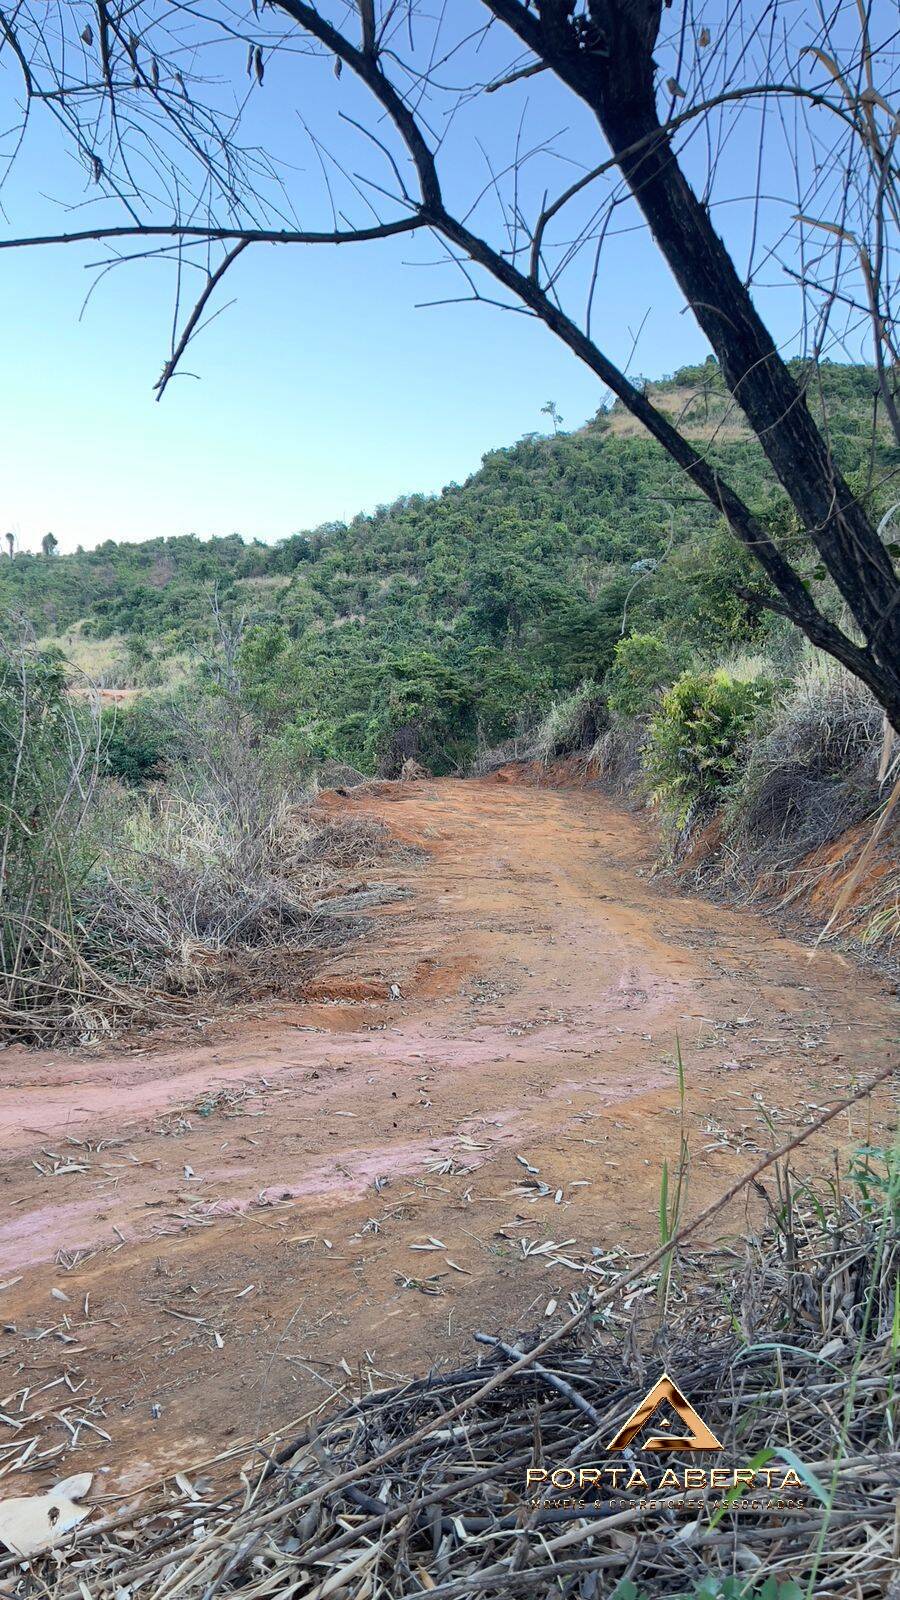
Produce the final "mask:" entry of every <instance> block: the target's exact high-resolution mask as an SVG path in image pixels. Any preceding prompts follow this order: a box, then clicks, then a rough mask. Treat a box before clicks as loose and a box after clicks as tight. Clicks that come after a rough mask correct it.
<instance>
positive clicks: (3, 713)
mask: <svg viewBox="0 0 900 1600" xmlns="http://www.w3.org/2000/svg"><path fill="white" fill-rule="evenodd" d="M100 752H101V736H100V726H99V716H97V715H96V714H95V712H94V710H93V708H92V706H91V704H90V703H89V702H88V701H86V700H75V699H72V698H70V697H69V696H68V695H67V694H66V685H65V673H64V670H63V665H62V663H61V661H60V659H59V657H58V655H57V656H51V655H42V654H41V653H40V652H38V651H36V650H35V649H34V648H33V647H31V646H30V644H29V643H28V642H27V640H22V639H20V640H11V639H2V638H0V1039H2V1038H3V1037H4V1036H5V1035H7V1034H10V1035H12V1036H17V1035H18V1036H24V1037H28V1036H29V1029H30V1026H31V1018H32V1016H33V1015H34V1013H35V1012H36V1011H42V1012H43V1013H45V1014H47V1013H54V1014H55V1013H56V1012H57V1011H58V1010H59V1009H60V1005H59V1003H58V997H59V995H60V994H61V993H65V994H66V997H67V998H66V999H65V1001H63V1002H62V1009H68V1008H69V1005H70V1001H71V1003H73V1004H79V1003H80V1002H81V999H82V997H83V994H84V990H85V980H86V973H85V963H84V962H83V960H82V958H81V955H80V952H79V949H78V937H77V936H78V931H79V930H78V921H77V910H76V898H77V894H78V891H79V888H80V886H81V885H82V884H83V882H84V880H85V878H86V875H87V873H88V872H89V870H90V867H91V863H92V861H93V857H94V837H93V835H94V829H95V823H96V817H97V799H98V794H97V791H98V774H99V769H100V765H101V754H100Z"/></svg>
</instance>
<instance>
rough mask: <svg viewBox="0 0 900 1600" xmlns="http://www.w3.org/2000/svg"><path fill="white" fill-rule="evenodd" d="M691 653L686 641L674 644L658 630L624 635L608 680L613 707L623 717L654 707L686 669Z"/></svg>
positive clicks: (612, 709)
mask: <svg viewBox="0 0 900 1600" xmlns="http://www.w3.org/2000/svg"><path fill="white" fill-rule="evenodd" d="M688 657H689V652H688V650H687V648H686V647H685V646H684V645H679V644H670V643H668V642H667V641H666V640H664V639H661V638H660V636H659V634H658V633H630V634H629V635H628V637H627V638H625V639H620V640H619V642H618V644H617V645H616V653H615V658H614V660H613V664H612V666H611V667H610V669H609V671H608V673H607V674H606V678H605V681H604V687H605V689H606V695H607V699H608V701H609V709H610V711H615V712H618V714H619V716H622V717H640V716H644V715H645V714H646V713H647V712H649V711H652V710H653V708H654V706H655V705H656V703H657V701H658V699H659V694H660V691H661V690H662V689H664V688H666V687H667V685H669V684H671V683H673V682H674V681H675V679H676V678H677V677H678V675H679V673H680V672H683V671H684V670H685V668H686V667H687V665H688Z"/></svg>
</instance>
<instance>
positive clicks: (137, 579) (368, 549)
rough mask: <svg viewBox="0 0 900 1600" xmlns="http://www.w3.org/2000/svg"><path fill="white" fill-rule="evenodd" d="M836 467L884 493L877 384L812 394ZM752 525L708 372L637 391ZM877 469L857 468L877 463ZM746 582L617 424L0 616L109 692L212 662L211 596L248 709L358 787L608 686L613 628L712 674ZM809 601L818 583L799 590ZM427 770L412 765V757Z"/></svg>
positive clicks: (147, 562) (73, 564)
mask: <svg viewBox="0 0 900 1600" xmlns="http://www.w3.org/2000/svg"><path fill="white" fill-rule="evenodd" d="M814 378H815V382H814V384H812V385H811V389H814V390H815V403H816V405H817V406H819V407H821V406H824V410H825V413H826V415H827V421H828V426H829V429H830V432H831V436H832V439H833V441H834V444H835V448H836V453H837V455H838V458H839V460H840V462H841V464H842V466H843V467H844V469H845V470H846V471H848V472H849V473H850V474H851V475H852V476H853V479H854V483H855V485H856V487H857V490H858V491H860V492H861V491H862V490H864V489H865V488H866V487H867V485H868V484H870V483H871V484H874V485H875V486H876V487H875V488H874V490H873V491H872V492H873V494H874V496H875V501H876V509H877V507H878V504H879V503H881V501H884V502H885V503H886V501H887V495H888V493H889V492H890V484H889V481H888V480H889V478H890V472H891V459H890V451H889V444H888V440H887V436H886V435H883V434H881V433H880V432H877V434H876V439H875V447H874V453H873V424H872V419H873V401H874V395H875V380H874V374H873V372H872V371H871V369H868V368H863V367H850V366H841V365H831V364H828V365H823V366H822V367H820V368H819V369H818V372H817V373H816V374H815V375H814ZM649 387H650V389H651V390H652V393H653V396H654V399H655V400H656V402H657V404H659V405H661V406H662V407H663V408H664V409H666V410H667V411H669V413H670V414H672V415H674V416H677V417H678V418H680V419H681V422H682V425H683V426H684V427H685V429H686V431H688V432H689V433H690V434H691V436H692V437H693V438H695V439H697V440H698V442H702V444H703V446H704V449H705V450H707V451H708V453H709V454H710V455H711V456H712V457H713V458H714V459H715V460H716V461H717V462H718V463H719V464H720V465H721V466H722V467H723V469H724V470H725V472H726V473H727V475H728V477H729V478H730V480H731V482H732V483H733V484H734V485H735V487H736V488H737V489H738V490H739V491H740V492H741V494H742V495H743V496H744V497H745V499H747V500H748V501H749V502H750V504H751V505H752V506H753V508H754V509H755V510H756V511H757V512H758V513H759V514H760V515H762V516H764V517H765V518H766V519H767V520H768V522H769V524H770V525H771V526H773V527H775V528H776V529H777V530H780V531H782V532H785V531H789V529H790V518H789V515H788V512H787V510H786V507H785V504H784V501H783V498H782V497H781V495H780V494H779V492H778V491H777V490H776V488H775V486H774V484H773V481H772V479H771V475H770V473H769V472H768V469H767V467H766V464H765V462H764V460H763V458H762V455H761V452H760V451H759V448H758V446H757V445H756V444H755V442H754V441H753V440H752V439H751V437H750V435H749V432H748V430H747V427H746V425H745V423H744V421H743V419H742V417H741V415H740V413H739V412H737V411H736V410H735V409H734V407H733V406H732V405H731V403H730V402H728V400H727V397H726V396H725V394H724V392H723V390H722V386H721V381H720V378H719V374H718V371H717V368H716V366H715V363H714V362H712V361H710V362H709V363H707V364H706V365H704V366H700V367H692V368H685V369H682V370H681V371H680V372H678V373H676V374H675V375H674V377H673V378H672V379H670V380H667V381H665V382H662V383H658V384H652V385H650V386H649ZM873 455H874V458H873ZM748 577H749V578H751V579H752V582H753V584H754V586H755V587H757V588H758V587H759V583H758V581H757V579H758V575H757V574H756V572H755V570H752V569H750V568H749V566H748V563H747V560H746V558H745V557H744V556H743V554H742V552H741V551H740V550H739V549H738V548H737V547H736V546H735V545H734V543H733V541H732V540H731V539H730V537H729V536H728V535H727V534H726V533H725V531H724V530H723V528H722V527H721V524H720V519H719V518H717V516H716V515H715V513H714V512H713V511H712V509H711V508H710V507H709V505H708V504H707V503H706V502H705V501H703V500H701V499H700V498H699V497H698V495H697V493H696V491H694V489H693V488H692V486H691V485H690V484H689V483H688V482H687V481H686V480H685V479H684V478H683V477H682V476H681V475H679V474H678V472H677V471H676V470H675V469H674V468H673V467H672V465H671V463H670V462H669V461H668V459H667V458H666V457H665V456H664V454H663V452H662V451H661V450H660V449H659V447H658V446H656V445H655V444H654V443H653V442H652V441H651V440H650V439H648V438H647V437H646V435H644V434H643V433H642V431H641V430H640V428H639V427H638V426H637V425H636V424H635V423H633V422H632V420H631V419H630V418H629V417H628V416H627V415H625V414H624V413H622V412H621V411H620V410H619V409H618V408H613V409H612V410H611V411H609V412H600V413H598V415H597V417H596V418H595V419H594V420H593V421H592V422H591V423H589V424H588V425H587V426H586V427H584V428H582V429H580V430H578V431H577V432H575V433H570V434H559V435H558V436H556V437H551V438H544V437H528V438H525V439H523V440H521V441H520V442H519V443H518V444H516V445H514V446H513V447H511V448H510V449H505V450H496V451H493V452H491V453H490V454H489V455H487V456H486V457H485V458H484V461H483V463H482V466H481V468H480V469H479V470H478V471H477V472H476V473H475V474H474V475H473V476H472V477H471V478H470V479H469V480H468V481H467V482H466V483H464V484H463V485H461V486H457V485H453V486H451V487H449V488H447V489H445V490H444V491H443V492H442V493H441V494H440V495H438V496H436V497H427V496H422V495H414V496H411V497H408V498H404V499H402V500H398V501H397V502H396V503H395V504H393V505H391V506H388V507H385V508H382V509H379V510H378V511H377V512H376V513H375V514H374V515H372V516H360V517H357V518H356V519H355V520H354V521H353V522H351V523H350V524H349V525H347V526H345V525H342V524H335V525H329V526H326V527H323V528H319V529H316V530H315V531H313V532H310V533H302V534H297V535H295V536H293V537H292V538H289V539H286V540H283V541H282V542H280V543H278V544H274V545H265V544H263V543H260V542H257V541H255V542H253V543H245V542H244V541H243V540H242V539H241V538H240V537H239V536H238V535H232V536H230V537H227V538H219V539H213V540H210V541H206V542H204V541H201V540H199V539H196V538H194V537H192V536H190V535H187V536H184V537H180V538H171V539H152V540H147V541H145V542H144V543H142V544H118V543H116V542H114V541H106V542H105V543H103V544H101V545H100V546H98V548H96V549H95V550H91V551H81V550H79V551H78V552H77V553H75V554H73V555H66V556H59V555H44V554H30V553H27V552H17V553H16V555H15V558H14V559H12V560H8V559H3V560H2V562H0V611H2V612H3V613H4V614H7V615H8V614H10V613H13V614H22V613H24V614H25V615H26V616H27V617H28V618H29V620H30V622H31V624H32V626H33V627H34V629H35V632H36V633H37V634H38V636H39V637H41V638H42V639H44V640H48V639H49V640H57V641H58V643H59V645H60V647H61V648H62V649H63V651H64V652H65V653H67V654H71V655H72V656H73V658H74V659H76V660H77V659H78V658H79V650H81V651H83V650H84V646H85V643H86V641H88V640H102V639H106V640H110V641H112V643H111V645H110V649H109V650H108V651H107V652H106V653H105V654H104V655H103V657H102V659H103V670H104V672H105V673H106V675H107V681H109V682H111V683H115V682H117V681H118V682H122V683H127V682H132V683H137V684H143V685H145V686H147V687H154V686H160V685H165V683H166V682H167V680H168V678H169V676H170V673H169V665H168V664H169V663H171V661H172V660H173V659H174V658H178V659H179V661H180V663H181V671H182V673H183V672H184V671H185V670H187V671H190V670H192V668H191V665H190V663H191V659H192V658H193V657H197V658H199V657H200V656H203V655H208V644H209V641H210V639H211V637H212V635H213V632H214V629H213V615H212V606H211V595H212V594H213V592H214V591H216V592H217V595H218V604H219V608H220V612H221V613H222V614H223V616H224V618H225V625H226V627H228V628H231V629H232V630H235V629H238V628H239V627H240V625H241V624H242V623H243V634H242V637H243V642H242V645H241V677H242V682H243V685H244V688H245V692H246V694H247V696H248V697H249V700H250V701H251V702H252V703H253V704H254V707H255V710H256V711H257V712H258V713H259V714H260V715H262V716H263V718H264V719H265V720H266V721H267V722H268V723H269V725H270V727H271V728H272V729H278V730H279V732H280V733H281V734H282V735H283V736H285V737H287V734H288V731H290V733H291V736H292V737H293V738H294V739H295V741H296V743H297V745H298V748H301V749H303V750H307V751H309V753H311V754H313V755H316V754H332V755H336V756H339V757H341V758H342V759H348V760H352V761H354V762H355V763H356V764H359V765H371V764H372V760H373V755H374V754H377V750H378V747H379V744H380V742H381V741H382V740H383V736H384V732H385V730H386V728H387V727H388V725H389V724H394V725H396V723H397V722H398V720H402V719H403V717H404V716H406V715H407V714H410V715H414V716H415V718H416V719H417V720H418V722H419V724H420V725H421V726H425V727H428V728H430V729H431V743H432V745H433V750H432V751H431V754H432V755H433V756H435V757H438V756H439V759H440V761H441V762H442V763H444V764H452V763H453V762H454V761H455V760H456V759H462V758H463V757H464V756H465V754H466V753H467V752H468V751H470V750H471V747H472V746H473V744H474V742H475V739H476V737H478V736H482V737H483V738H484V739H486V740H488V741H491V742H493V741H496V740H498V739H500V738H503V737H505V736H507V735H509V734H511V733H513V732H515V731H516V728H517V726H519V725H521V724H522V723H523V721H526V720H527V719H528V718H529V717H530V716H532V715H533V714H534V713H536V712H537V711H538V710H540V708H541V706H542V705H543V704H545V703H546V701H547V699H548V698H549V697H550V696H551V695H552V694H553V693H555V692H558V691H560V690H565V689H568V688H571V687H572V686H574V685H576V684H577V683H579V682H581V681H582V680H584V679H586V678H590V679H597V680H599V679H600V678H602V676H603V674H604V672H605V671H606V669H607V667H608V666H609V663H610V660H611V658H612V652H613V649H614V647H615V644H616V641H617V640H618V639H619V638H620V637H621V635H622V633H623V630H625V629H627V630H628V631H633V630H640V629H644V630H653V629H654V628H656V627H658V626H659V625H660V624H661V623H663V622H664V623H665V627H666V633H667V637H668V638H669V639H670V640H671V641H676V642H677V641H678V640H679V639H682V638H683V639H684V641H685V643H686V644H687V645H690V647H691V649H692V650H693V651H694V652H695V653H696V652H697V651H698V650H699V651H701V652H703V651H706V652H709V653H710V654H711V655H716V654H721V653H722V652H723V651H724V650H727V649H729V648H734V647H735V646H739V645H742V644H743V643H745V642H751V643H752V641H753V640H754V639H755V638H757V637H759V636H760V635H761V634H762V633H763V632H765V630H767V629H768V627H769V626H770V623H769V620H768V617H767V614H766V613H762V612H760V611H758V610H753V609H748V607H747V606H746V605H745V604H744V603H743V602H742V601H741V600H740V599H738V597H737V592H736V591H737V589H738V588H739V587H740V586H741V583H742V582H746V581H747V580H748ZM814 581H815V580H814ZM425 753H428V752H427V751H426V752H425Z"/></svg>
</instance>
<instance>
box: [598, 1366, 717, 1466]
mask: <svg viewBox="0 0 900 1600" xmlns="http://www.w3.org/2000/svg"><path fill="white" fill-rule="evenodd" d="M666 1403H668V1404H669V1405H670V1406H671V1407H672V1410H673V1411H676V1412H677V1413H678V1415H679V1417H680V1418H681V1420H682V1422H683V1423H684V1425H685V1427H686V1428H688V1429H689V1430H690V1431H689V1432H688V1433H686V1434H684V1435H677V1436H676V1435H675V1434H673V1433H668V1434H666V1433H655V1434H653V1436H652V1438H650V1439H647V1440H646V1441H645V1442H644V1443H643V1444H642V1445H641V1446H640V1448H641V1449H642V1450H657V1451H659V1452H662V1451H665V1450H721V1449H722V1445H721V1444H720V1442H719V1440H718V1439H717V1438H716V1436H715V1434H714V1433H713V1432H712V1430H711V1429H710V1428H708V1427H707V1426H706V1423H705V1422H704V1421H703V1418H702V1417H700V1416H698V1415H697V1413H696V1411H695V1410H694V1408H693V1406H692V1405H691V1404H690V1402H689V1401H687V1400H686V1399H685V1397H684V1395H683V1394H682V1392H681V1390H680V1389H679V1387H678V1385H677V1383H674V1382H673V1381H672V1379H671V1378H670V1377H669V1374H668V1373H667V1372H664V1373H663V1375H662V1377H661V1378H660V1379H659V1381H658V1383H655V1384H654V1385H653V1388H652V1389H650V1390H649V1392H648V1393H647V1394H645V1395H644V1398H643V1400H642V1401H641V1403H640V1405H639V1406H637V1407H636V1408H635V1410H634V1411H632V1413H631V1416H630V1417H629V1418H628V1421H627V1422H623V1424H622V1426H621V1428H620V1429H619V1431H618V1433H617V1434H616V1435H615V1437H614V1438H612V1439H610V1441H609V1444H608V1445H607V1449H608V1450H624V1449H625V1446H626V1445H629V1444H630V1443H631V1441H632V1439H634V1438H635V1436H636V1435H637V1434H639V1433H640V1431H641V1429H642V1428H643V1427H644V1425H645V1423H647V1422H649V1420H650V1418H651V1417H652V1416H653V1413H654V1411H658V1410H659V1408H660V1406H662V1405H664V1404H666Z"/></svg>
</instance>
